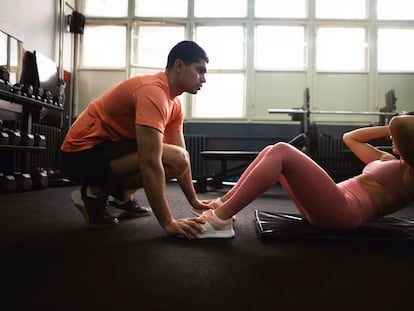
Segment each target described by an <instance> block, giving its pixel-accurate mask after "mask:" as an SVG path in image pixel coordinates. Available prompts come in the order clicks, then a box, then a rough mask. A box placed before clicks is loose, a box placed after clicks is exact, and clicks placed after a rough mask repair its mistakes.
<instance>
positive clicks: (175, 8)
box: [135, 0, 187, 17]
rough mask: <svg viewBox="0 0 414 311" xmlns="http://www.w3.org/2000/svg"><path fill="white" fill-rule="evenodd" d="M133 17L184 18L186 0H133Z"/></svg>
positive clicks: (185, 14)
mask: <svg viewBox="0 0 414 311" xmlns="http://www.w3.org/2000/svg"><path fill="white" fill-rule="evenodd" d="M135 15H136V16H152V17H160V16H164V17H186V16H187V0H135Z"/></svg>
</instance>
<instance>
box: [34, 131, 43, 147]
mask: <svg viewBox="0 0 414 311" xmlns="http://www.w3.org/2000/svg"><path fill="white" fill-rule="evenodd" d="M33 136H34V146H36V147H45V146H46V136H45V135H41V134H37V133H34V134H33Z"/></svg>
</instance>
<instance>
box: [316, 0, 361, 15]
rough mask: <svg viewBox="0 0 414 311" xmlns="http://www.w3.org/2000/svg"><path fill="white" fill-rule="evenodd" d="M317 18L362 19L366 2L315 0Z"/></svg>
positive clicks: (358, 0)
mask: <svg viewBox="0 0 414 311" xmlns="http://www.w3.org/2000/svg"><path fill="white" fill-rule="evenodd" d="M315 5H316V17H317V18H344V19H364V18H366V17H367V1H366V0H335V1H332V0H315Z"/></svg>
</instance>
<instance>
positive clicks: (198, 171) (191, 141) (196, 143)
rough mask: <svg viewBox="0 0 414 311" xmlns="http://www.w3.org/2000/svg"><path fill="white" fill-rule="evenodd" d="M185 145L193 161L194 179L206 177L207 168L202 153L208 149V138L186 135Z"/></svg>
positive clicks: (201, 135)
mask: <svg viewBox="0 0 414 311" xmlns="http://www.w3.org/2000/svg"><path fill="white" fill-rule="evenodd" d="M184 138H185V145H186V148H187V151H188V153H189V154H190V160H191V172H192V175H193V178H197V177H203V176H205V166H204V162H203V160H202V158H201V154H200V152H201V151H203V150H205V149H206V136H205V135H204V134H186V135H185V136H184Z"/></svg>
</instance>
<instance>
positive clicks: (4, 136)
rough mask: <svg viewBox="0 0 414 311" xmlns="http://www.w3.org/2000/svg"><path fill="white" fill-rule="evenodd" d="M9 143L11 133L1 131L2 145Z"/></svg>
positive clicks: (0, 139)
mask: <svg viewBox="0 0 414 311" xmlns="http://www.w3.org/2000/svg"><path fill="white" fill-rule="evenodd" d="M8 144H9V134H7V133H6V132H3V131H0V145H8Z"/></svg>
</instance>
